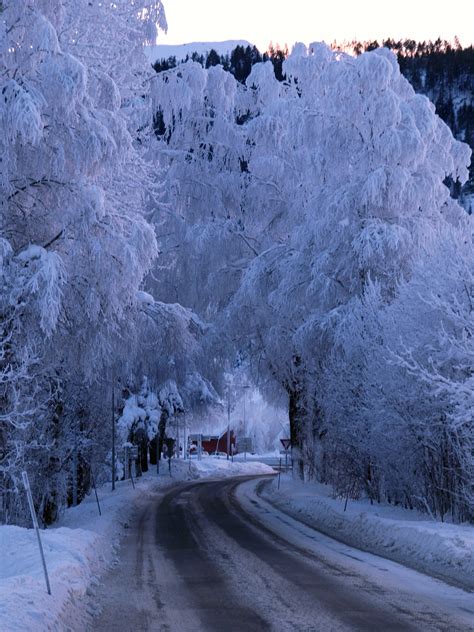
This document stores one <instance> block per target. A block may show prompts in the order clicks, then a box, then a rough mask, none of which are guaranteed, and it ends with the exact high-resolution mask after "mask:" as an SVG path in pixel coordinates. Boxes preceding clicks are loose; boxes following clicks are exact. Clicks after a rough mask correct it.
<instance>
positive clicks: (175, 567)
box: [91, 477, 474, 632]
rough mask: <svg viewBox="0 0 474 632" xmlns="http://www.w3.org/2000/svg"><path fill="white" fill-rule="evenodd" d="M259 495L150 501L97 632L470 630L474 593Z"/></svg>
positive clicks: (233, 489) (109, 585) (231, 486)
mask: <svg viewBox="0 0 474 632" xmlns="http://www.w3.org/2000/svg"><path fill="white" fill-rule="evenodd" d="M263 484H264V483H263ZM259 485H262V478H261V477H259V478H255V477H252V478H249V477H246V478H242V477H241V478H239V479H227V480H219V481H215V480H214V481H206V482H198V483H187V484H181V485H179V486H177V487H175V488H173V489H171V490H170V491H168V492H167V493H166V494H165V495H164V496H158V495H157V497H156V502H155V503H150V502H148V504H147V506H144V507H143V509H142V510H141V511H140V512H139V514H138V515H137V517H136V520H135V521H134V522H133V524H131V525H130V529H129V532H128V533H129V534H128V535H127V537H126V540H125V541H124V543H123V547H122V556H121V562H120V564H119V565H118V566H117V567H116V568H115V569H113V570H112V571H110V572H109V574H108V575H107V576H106V577H105V578H104V582H103V584H102V586H101V587H100V589H99V590H98V593H97V594H96V595H95V597H94V600H95V604H96V605H99V606H100V607H101V609H102V612H101V614H100V615H99V616H98V617H96V618H95V619H94V621H93V623H92V625H91V630H100V631H101V632H104V631H107V630H116V629H120V630H122V631H124V632H126V631H128V630H130V631H131V630H134V631H136V630H140V631H142V630H143V631H145V630H163V631H165V630H166V631H168V630H169V631H179V632H188V631H189V632H194V631H201V630H202V631H211V630H215V631H219V632H223V631H224V630H225V631H231V630H235V631H237V630H239V631H245V632H247V631H253V630H255V631H256V630H275V631H280V630H281V631H287V630H301V631H305V632H309V631H318V632H322V631H324V632H326V631H327V632H330V631H331V630H338V631H339V630H371V631H374V632H375V631H377V632H378V631H389V630H394V631H395V630H396V631H405V630H406V631H408V630H413V631H414V630H417V631H420V630H430V631H431V630H444V631H446V632H448V631H449V632H454V631H464V630H466V631H467V630H474V603H473V601H474V600H473V599H472V594H469V593H466V592H464V591H462V590H460V589H457V588H454V587H452V586H448V585H446V584H444V583H442V582H440V581H438V580H435V579H432V578H429V577H426V576H424V575H422V574H420V573H417V572H416V571H412V570H409V569H407V568H405V567H403V566H401V565H399V564H396V563H394V562H391V561H388V560H385V559H383V558H380V557H377V556H374V555H371V554H369V553H364V552H361V551H358V550H357V549H353V548H351V547H348V546H346V545H344V544H341V543H339V542H336V541H335V540H332V539H330V538H328V537H326V536H324V535H322V534H320V533H318V532H317V531H315V530H313V529H311V528H309V527H307V526H305V525H303V524H301V523H300V522H298V521H296V520H294V519H293V518H291V517H290V516H288V515H286V514H284V513H282V512H280V511H279V510H277V509H276V508H275V507H274V506H273V505H271V504H270V503H269V502H267V501H265V500H263V499H262V498H260V497H259V496H258V494H257V488H258V486H259ZM97 602H98V603H97Z"/></svg>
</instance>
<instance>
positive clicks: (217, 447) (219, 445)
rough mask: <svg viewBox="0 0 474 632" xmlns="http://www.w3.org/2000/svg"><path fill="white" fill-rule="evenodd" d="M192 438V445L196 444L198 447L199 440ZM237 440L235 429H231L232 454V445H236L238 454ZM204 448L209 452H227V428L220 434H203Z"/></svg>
mask: <svg viewBox="0 0 474 632" xmlns="http://www.w3.org/2000/svg"><path fill="white" fill-rule="evenodd" d="M194 437H195V435H194V436H193V438H192V439H191V437H190V439H191V445H195V446H196V448H197V445H198V442H197V440H196V439H195V438H194ZM235 445H236V441H235V434H234V431H233V430H231V431H230V454H232V446H233V447H234V454H236V449H235ZM202 449H203V450H204V451H205V452H208V453H209V454H212V453H213V452H225V453H226V454H227V429H226V430H224V432H222V434H220V435H202Z"/></svg>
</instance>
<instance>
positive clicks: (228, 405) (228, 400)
mask: <svg viewBox="0 0 474 632" xmlns="http://www.w3.org/2000/svg"><path fill="white" fill-rule="evenodd" d="M229 454H230V386H228V387H227V460H229Z"/></svg>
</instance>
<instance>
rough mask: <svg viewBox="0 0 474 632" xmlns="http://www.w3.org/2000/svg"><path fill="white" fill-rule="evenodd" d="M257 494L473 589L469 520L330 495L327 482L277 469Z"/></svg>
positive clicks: (326, 529)
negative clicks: (445, 519) (444, 518)
mask: <svg viewBox="0 0 474 632" xmlns="http://www.w3.org/2000/svg"><path fill="white" fill-rule="evenodd" d="M262 496H263V497H264V498H266V499H267V500H269V501H271V502H272V504H275V505H276V506H277V507H279V508H280V509H282V510H283V511H285V512H287V513H289V514H290V515H292V516H294V517H296V518H297V519H298V520H300V521H302V522H304V523H306V524H308V525H310V526H314V527H315V528H316V529H317V530H319V531H321V532H322V533H325V534H326V535H328V536H330V537H333V538H336V539H337V540H339V541H341V542H344V543H345V544H348V545H350V546H353V547H356V548H358V549H361V550H363V551H370V552H372V553H375V554H376V555H381V556H383V557H386V558H388V559H391V560H394V561H396V562H399V563H401V564H404V565H406V566H409V567H411V568H414V569H416V570H420V571H422V572H424V573H428V574H430V575H433V576H434V577H439V578H442V579H445V580H447V581H449V582H452V583H455V584H457V585H460V586H462V587H465V588H468V589H470V590H474V526H472V525H467V524H464V525H456V524H450V523H441V522H436V521H434V520H430V519H429V518H427V516H426V514H422V513H420V512H417V511H409V510H405V509H403V508H399V507H393V506H391V505H387V504H381V505H378V504H376V505H371V504H370V501H369V500H367V499H364V500H358V501H349V502H348V505H347V509H346V511H344V504H345V501H344V500H341V499H334V498H332V496H331V488H330V487H329V486H327V485H321V484H318V483H301V482H299V481H296V480H293V479H291V478H290V476H289V475H282V477H281V483H280V489H278V481H277V480H274V481H272V482H271V484H269V485H267V486H265V488H264V489H263V491H262Z"/></svg>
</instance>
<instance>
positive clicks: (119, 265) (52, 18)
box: [0, 0, 161, 519]
mask: <svg viewBox="0 0 474 632" xmlns="http://www.w3.org/2000/svg"><path fill="white" fill-rule="evenodd" d="M79 4H81V6H82V5H84V7H85V6H86V5H87V6H88V7H90V9H91V10H92V8H94V5H96V6H95V8H96V9H97V10H98V11H99V12H100V13H101V14H102V22H101V25H102V27H104V24H105V18H106V13H107V11H109V12H112V15H113V17H114V19H115V20H118V19H119V17H120V16H122V17H123V18H124V19H125V18H126V21H127V20H128V19H129V17H130V16H132V15H135V22H136V25H138V24H140V20H139V15H138V14H137V11H138V12H139V11H140V7H138V5H137V3H119V4H120V5H121V6H122V5H123V6H122V8H124V6H125V4H127V5H128V12H127V13H124V12H122V13H118V12H116V9H117V6H118V5H117V4H115V5H104V4H103V3H92V2H89V3H67V2H65V1H64V2H63V1H62V0H61V1H60V0H55V1H53V0H51V1H49V2H41V3H36V2H33V1H31V0H19V1H16V0H15V2H9V1H7V2H4V3H3V4H2V13H1V16H0V28H1V37H0V46H1V50H0V67H1V69H2V73H1V83H2V94H3V99H2V103H1V105H0V126H1V129H2V134H1V140H0V150H1V166H2V168H1V174H0V177H1V181H0V187H1V188H0V204H1V218H2V219H1V225H0V231H1V236H2V240H3V241H2V243H3V246H2V251H3V253H4V256H3V264H2V274H3V269H5V272H4V274H5V278H6V279H7V285H6V287H7V292H6V293H5V300H4V301H3V305H2V329H3V333H4V335H5V336H6V340H8V339H9V337H10V339H11V340H12V341H14V342H12V343H11V345H10V346H9V345H8V344H7V346H6V351H5V353H6V355H3V358H5V370H6V371H7V373H8V372H9V377H8V384H9V385H12V384H14V383H15V379H16V378H14V376H13V375H12V374H11V372H12V370H13V368H14V367H17V368H16V369H15V370H17V371H18V375H24V374H25V371H27V370H28V366H29V364H28V362H26V360H25V358H28V357H31V358H32V359H34V358H37V360H36V362H33V365H34V366H35V367H36V368H35V380H36V381H35V384H36V385H38V386H37V390H36V391H35V398H34V402H33V403H32V405H28V406H26V402H27V401H28V400H27V398H26V395H25V397H23V396H21V397H20V400H21V406H22V407H23V408H24V411H23V413H22V414H23V415H24V416H27V414H29V413H32V412H34V411H35V410H37V408H38V407H40V406H42V411H43V412H42V414H43V415H44V424H43V425H44V432H43V431H42V430H40V429H39V427H36V428H35V432H34V433H33V435H32V436H33V437H35V435H36V438H37V436H39V435H40V434H41V436H42V446H43V447H44V446H47V448H45V449H44V450H43V451H41V448H40V446H39V447H38V452H37V453H36V455H35V458H34V461H35V464H36V468H35V469H36V470H37V471H41V472H43V473H45V476H46V478H47V479H48V481H49V483H50V485H51V488H52V489H55V488H56V489H58V488H59V487H61V485H60V484H59V479H61V480H62V481H64V480H65V477H66V475H67V469H68V466H69V459H68V450H67V443H68V442H70V441H71V437H70V436H65V435H66V433H65V432H64V431H65V429H66V428H67V427H68V422H67V420H66V419H65V415H66V414H69V415H71V422H70V423H69V426H70V428H71V431H73V432H74V433H75V432H76V429H75V428H73V427H74V426H76V424H75V422H74V423H73V420H77V419H78V416H79V412H80V410H81V409H83V408H84V406H86V402H84V400H82V401H81V397H80V394H81V392H82V396H83V397H87V393H86V392H85V391H84V389H82V388H81V387H82V384H83V382H84V381H85V382H86V383H87V382H89V383H91V382H94V381H95V380H97V379H98V378H99V377H100V376H101V375H102V372H103V371H104V368H105V367H107V366H110V365H111V364H113V362H114V361H116V359H117V357H118V356H119V353H120V345H119V343H118V341H119V340H120V338H121V336H122V335H123V334H124V333H125V332H126V328H128V329H130V328H133V326H134V325H133V323H134V322H135V317H136V315H137V312H138V310H139V307H138V301H137V290H138V288H139V287H140V284H141V283H142V281H143V279H144V276H145V274H146V273H147V272H148V270H149V268H150V265H151V261H152V260H153V258H154V257H155V255H156V240H155V235H154V231H153V229H152V227H151V226H150V225H149V224H148V223H147V222H146V221H145V219H144V216H143V212H142V211H143V201H144V196H145V195H146V191H144V190H143V187H142V181H138V180H137V179H135V181H133V178H134V176H135V175H136V171H132V172H130V165H131V164H132V163H133V162H134V157H138V154H137V150H136V148H135V146H134V139H133V138H132V136H131V135H130V132H129V129H130V128H131V127H132V125H131V123H130V119H129V116H128V114H127V112H125V111H124V108H123V107H122V98H121V96H120V91H119V89H118V88H117V86H116V84H115V83H114V79H113V77H111V76H110V75H108V74H107V73H106V71H107V70H108V69H109V67H108V66H107V63H105V62H104V63H103V64H100V67H98V68H95V69H90V68H88V66H87V65H86V64H87V63H89V62H90V61H91V60H87V59H85V58H84V57H83V58H82V59H79V58H78V57H77V56H74V55H73V54H72V53H71V51H73V48H74V46H73V43H72V41H71V40H68V39H67V38H66V35H65V33H64V32H62V31H61V29H62V26H63V25H65V26H66V27H69V25H70V24H72V23H73V22H74V19H79V18H80V16H81V12H80V11H78V5H79ZM145 4H146V3H145ZM149 4H150V3H149ZM99 5H100V6H99ZM132 5H133V7H132ZM144 6H145V5H144ZM150 6H151V5H150ZM154 6H155V8H156V9H157V10H158V8H159V6H161V5H159V6H158V3H154ZM84 7H82V8H84ZM71 16H72V17H71ZM82 18H83V22H82V26H81V28H80V25H79V23H77V28H76V33H77V38H80V36H81V34H82V33H88V32H90V26H88V22H87V17H86V15H85V14H82ZM127 24H128V22H127ZM95 26H96V28H98V25H97V24H96V25H95ZM124 28H125V27H124ZM127 28H128V27H127ZM58 32H62V37H61V43H60V42H59V39H58V35H57V34H58ZM122 32H123V31H122ZM132 32H133V34H134V36H135V40H133V38H132V37H131V36H130V38H129V44H130V46H131V47H132V48H134V49H136V48H137V41H136V38H138V37H140V38H141V40H140V41H141V42H142V41H143V34H141V35H140V33H139V31H138V27H137V29H135V31H133V29H131V30H130V33H132ZM63 37H64V40H65V42H64V47H63V44H62V38H63ZM102 41H104V44H105V47H106V48H107V40H102V39H100V38H99V39H98V40H97V42H96V45H97V46H101V45H102V44H101V42H102ZM133 42H135V43H134V44H133ZM76 44H77V41H76ZM132 44H133V45H132ZM76 50H77V52H81V51H79V48H78V49H76ZM104 50H105V49H104ZM108 50H111V48H110V46H108ZM82 52H83V51H82ZM120 76H121V77H123V75H120ZM121 89H122V90H124V91H125V92H126V90H127V85H126V83H125V82H124V83H123V85H122V86H121ZM123 98H124V99H125V96H124V97H123ZM137 162H139V160H137ZM140 164H141V163H140ZM15 301H17V303H18V304H16V303H15ZM125 326H126V327H125ZM12 350H13V352H14V354H15V358H16V360H15V363H9V362H10V360H9V354H11V353H12ZM30 365H31V362H30ZM12 380H13V381H12ZM16 381H17V382H18V380H16ZM25 383H26V381H25ZM16 397H17V395H16V393H15V391H14V390H12V389H11V388H10V390H9V391H8V394H7V396H5V397H2V416H4V417H8V418H10V417H9V415H10V412H11V411H12V410H14V409H15V406H16V410H17V411H21V407H20V408H19V407H18V406H17V402H16V401H15V398H16ZM65 402H67V403H68V406H65ZM72 402H76V408H75V409H74V407H71V406H70V404H71V403H72ZM33 404H34V406H33ZM25 419H26V417H25ZM41 423H43V422H41ZM35 424H40V422H39V421H38V415H35ZM12 432H13V433H14V432H15V427H12V425H11V424H10V425H9V426H6V427H2V444H3V445H4V446H5V445H8V446H12V445H13V443H15V437H14V436H13V435H12V434H11V433H12ZM7 435H8V436H7ZM4 437H6V438H4ZM12 437H13V443H12ZM21 441H24V437H23V438H22V439H21ZM17 443H18V442H17ZM15 445H16V443H15ZM10 457H11V449H10V448H5V449H3V448H2V457H1V459H2V470H3V464H4V463H9V464H10V465H11V463H12V460H11V458H10ZM32 460H33V459H32ZM15 463H16V464H17V470H16V474H14V475H13V474H12V470H11V467H10V465H8V468H7V469H6V470H3V471H4V472H5V473H4V474H2V487H3V488H4V490H9V489H11V486H12V485H14V484H15V480H17V479H18V467H20V465H21V466H24V460H23V461H22V459H17V460H16V461H15ZM48 476H49V478H48ZM55 481H56V482H55ZM33 487H34V489H35V490H36V491H37V492H38V494H41V493H43V492H42V490H44V493H45V494H46V493H48V490H46V489H45V488H44V486H43V487H42V490H41V489H40V486H39V485H36V482H35V481H33ZM63 487H64V485H63ZM38 502H39V504H40V505H42V506H44V503H43V502H42V501H41V499H39V500H38ZM53 504H56V505H57V504H59V500H57V501H55V502H54V503H53ZM47 514H48V515H46V514H43V515H44V516H45V517H46V518H47V519H50V518H51V516H53V517H54V509H52V510H51V511H49V512H47ZM12 515H13V514H12ZM13 518H14V516H13Z"/></svg>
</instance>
